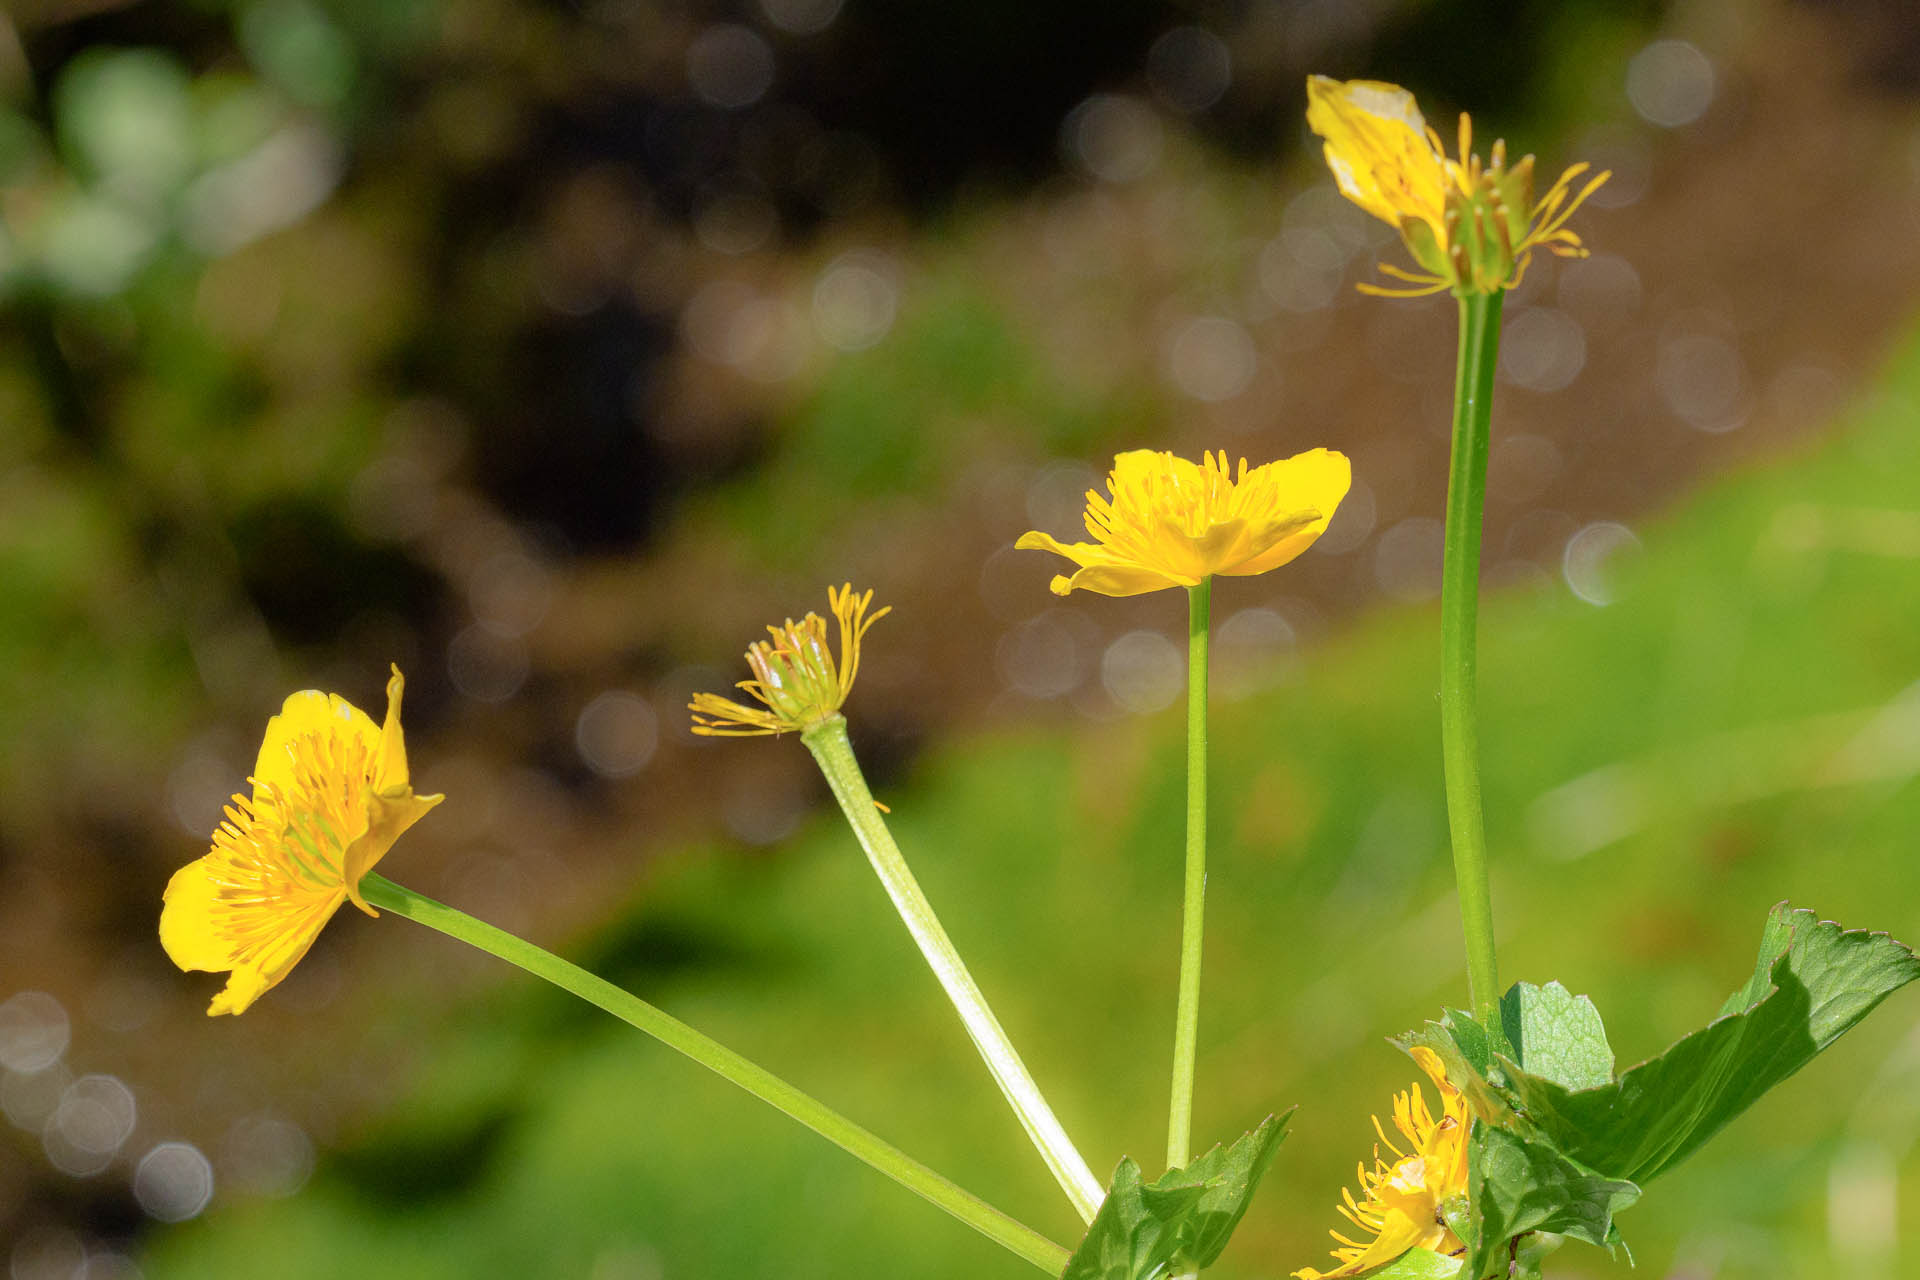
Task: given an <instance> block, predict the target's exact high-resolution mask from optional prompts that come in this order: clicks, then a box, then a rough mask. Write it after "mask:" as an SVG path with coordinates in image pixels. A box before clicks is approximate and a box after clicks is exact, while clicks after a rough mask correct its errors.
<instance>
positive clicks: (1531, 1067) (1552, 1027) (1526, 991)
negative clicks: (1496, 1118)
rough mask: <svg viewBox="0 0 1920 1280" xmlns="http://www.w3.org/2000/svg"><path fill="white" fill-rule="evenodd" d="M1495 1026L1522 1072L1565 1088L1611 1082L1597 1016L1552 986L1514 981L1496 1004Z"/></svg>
mask: <svg viewBox="0 0 1920 1280" xmlns="http://www.w3.org/2000/svg"><path fill="white" fill-rule="evenodd" d="M1500 1021H1501V1024H1502V1026H1503V1027H1504V1028H1505V1030H1506V1033H1507V1042H1508V1043H1509V1044H1511V1045H1512V1046H1513V1049H1514V1054H1515V1059H1516V1061H1518V1062H1519V1064H1520V1065H1521V1066H1522V1067H1524V1068H1525V1069H1526V1070H1527V1071H1529V1072H1531V1073H1532V1074H1534V1075H1536V1076H1541V1077H1544V1078H1545V1079H1548V1080H1551V1081H1553V1082H1554V1083H1555V1084H1560V1085H1565V1086H1566V1087H1567V1088H1569V1089H1595V1088H1599V1087H1600V1086H1601V1085H1605V1084H1611V1083H1612V1082H1613V1049H1612V1048H1611V1047H1610V1046H1609V1045H1608V1044H1607V1031H1606V1028H1605V1027H1603V1026H1602V1025H1601V1024H1600V1011H1599V1010H1598V1009H1596V1008H1594V1007H1593V1001H1591V1000H1589V999H1587V997H1585V996H1576V995H1573V994H1572V993H1571V992H1569V991H1568V990H1567V989H1566V988H1565V987H1563V986H1561V985H1560V984H1559V983H1557V982H1549V983H1548V984H1547V985H1546V986H1544V987H1536V986H1534V985H1533V984H1532V983H1531V982H1516V983H1515V984H1514V985H1513V988H1512V990H1510V991H1508V992H1507V994H1506V996H1505V998H1504V999H1502V1000H1501V1001H1500Z"/></svg>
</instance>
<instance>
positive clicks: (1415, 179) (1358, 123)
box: [1307, 76, 1611, 298]
mask: <svg viewBox="0 0 1920 1280" xmlns="http://www.w3.org/2000/svg"><path fill="white" fill-rule="evenodd" d="M1307 124H1308V125H1309V126H1311V127H1312V129H1313V131H1314V132H1315V133H1317V134H1319V135H1320V136H1321V137H1322V138H1324V139H1326V144H1327V145H1326V155H1327V167H1328V168H1329V169H1332V170H1333V177H1334V181H1335V182H1337V183H1338V184H1339V186H1340V193H1341V194H1342V195H1344V196H1346V197H1347V199H1349V200H1351V201H1353V202H1354V203H1355V204H1357V205H1359V206H1360V207H1361V208H1362V209H1365V210H1366V211H1367V212H1368V213H1370V214H1372V215H1373V216H1374V217H1376V218H1379V219H1381V220H1382V221H1383V222H1387V223H1390V224H1391V225H1393V226H1394V227H1396V228H1397V229H1398V230H1399V232H1400V238H1401V239H1402V240H1404V241H1405V242H1406V245H1407V249H1408V251H1409V252H1411V253H1412V254H1413V257H1414V260H1415V261H1416V262H1418V263H1419V264H1420V266H1421V267H1423V268H1425V270H1424V272H1409V271H1404V270H1402V269H1400V268H1399V267H1395V266H1391V265H1383V266H1382V267H1381V268H1380V270H1381V271H1383V272H1385V273H1386V274H1387V275H1390V276H1393V277H1394V278H1395V279H1398V280H1405V281H1407V282H1408V283H1409V284H1411V285H1414V286H1416V287H1414V288H1411V289H1389V288H1382V287H1380V286H1379V285H1371V284H1363V285H1361V286H1360V288H1361V289H1362V290H1363V291H1364V292H1367V293H1378V294H1384V295H1386V296H1388V297H1401V298H1416V297H1420V296H1421V295H1423V294H1429V293H1438V292H1440V291H1441V290H1442V289H1452V290H1453V291H1454V292H1455V293H1460V294H1467V293H1493V292H1496V291H1498V290H1501V289H1511V288H1512V287H1513V286H1514V285H1516V284H1519V283H1520V277H1521V276H1522V275H1524V274H1525V273H1526V269H1527V264H1528V262H1530V261H1532V258H1533V251H1534V250H1535V249H1545V250H1546V251H1547V252H1549V253H1553V254H1557V255H1559V256H1560V257H1563V258H1584V257H1586V256H1587V250H1586V249H1585V248H1584V247H1583V246H1582V245H1581V243H1580V237H1579V236H1578V235H1576V234H1574V232H1573V231H1571V230H1569V229H1568V227H1567V225H1566V224H1567V219H1568V218H1570V217H1572V216H1573V211H1574V210H1575V209H1578V208H1579V207H1580V205H1581V203H1582V202H1583V201H1585V200H1586V198H1587V197H1588V196H1590V195H1592V194H1593V193H1594V191H1595V189H1596V188H1598V187H1599V186H1600V184H1601V183H1603V182H1605V181H1606V180H1607V179H1608V178H1609V177H1610V176H1611V175H1610V174H1607V173H1601V174H1599V175H1597V176H1595V177H1593V178H1591V179H1590V180H1588V182H1587V184H1586V185H1585V186H1584V187H1582V188H1581V189H1580V192H1579V194H1578V195H1574V194H1572V192H1573V183H1574V180H1575V179H1577V178H1578V177H1580V175H1581V174H1583V173H1585V172H1586V171H1587V168H1588V166H1587V165H1586V164H1585V162H1582V163H1580V164H1576V165H1573V166H1572V167H1571V168H1569V169H1568V170H1567V171H1566V172H1565V173H1563V174H1561V175H1560V180H1559V181H1558V182H1556V183H1554V184H1553V186H1552V187H1551V188H1549V189H1548V191H1547V194H1546V195H1544V196H1542V197H1541V198H1540V199H1539V200H1535V199H1534V198H1533V157H1532V156H1527V157H1526V158H1524V159H1522V160H1521V161H1520V162H1519V163H1518V164H1516V165H1513V166H1512V167H1511V168H1509V167H1508V165H1507V144H1506V143H1505V142H1504V141H1496V142H1495V143H1494V144H1493V152H1492V154H1491V156H1490V158H1489V159H1488V160H1487V161H1486V162H1485V163H1482V161H1481V159H1480V157H1479V156H1477V155H1474V154H1473V122H1472V121H1471V120H1470V119H1469V118H1468V117H1467V116H1466V115H1464V114H1462V115H1461V117H1460V158H1459V159H1458V160H1452V159H1449V158H1448V157H1447V153H1446V148H1445V147H1444V146H1443V145H1442V144H1441V142H1440V135H1439V134H1437V133H1435V132H1434V131H1433V130H1432V129H1430V128H1428V127H1427V122H1426V119H1425V118H1424V117H1423V116H1421V114H1420V108H1419V107H1418V106H1416V105H1415V104H1414V101H1413V95H1412V94H1411V93H1408V92H1407V91H1406V90H1405V89H1402V88H1401V87H1400V86H1398V85H1392V84H1383V83H1381V82H1380V81H1378V80H1348V81H1345V82H1342V81H1339V80H1330V79H1328V78H1327V77H1326V76H1308V77H1307Z"/></svg>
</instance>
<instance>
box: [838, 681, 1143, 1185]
mask: <svg viewBox="0 0 1920 1280" xmlns="http://www.w3.org/2000/svg"><path fill="white" fill-rule="evenodd" d="M800 737H801V740H802V741H804V742H805V743H806V744H807V749H808V750H809V751H811V752H813V758H814V760H815V761H816V762H818V764H819V765H820V772H821V773H822V774H824V775H826V779H827V785H828V786H829V787H831V788H833V797H834V799H836V800H838V801H839V802H840V808H841V810H842V811H843V812H844V813H845V814H846V815H847V822H848V823H849V824H850V825H851V826H852V827H853V833H854V835H855V836H856V837H858V839H859V841H860V847H861V848H862V849H865V850H866V852H867V860H868V861H869V862H871V863H872V864H873V869H874V871H875V873H876V874H878V875H879V877H880V883H881V885H882V886H884V887H885V889H886V891H887V896H888V897H889V898H891V899H893V906H894V909H895V910H896V911H898V912H899V913H900V919H901V920H902V921H904V922H905V923H906V926H907V932H909V933H911V934H912V935H913V940H914V942H915V943H917V944H918V945H919V947H920V954H921V955H923V956H925V957H926V960H927V964H928V965H929V966H931V967H932V969H933V972H934V976H935V977H937V978H939V980H940V985H941V987H943V988H944V989H945V990H946V993H947V998H948V999H949V1000H951V1001H953V1007H954V1010H955V1011H956V1012H958V1013H959V1015H960V1021H961V1022H962V1023H963V1024H964V1025H965V1026H966V1029H967V1034H968V1035H969V1036H971V1037H972V1038H973V1043H974V1046H975V1047H976V1048H978V1049H979V1050H980V1056H981V1057H982V1058H983V1059H985V1060H986V1064H987V1070H988V1071H990V1072H991V1073H992V1074H993V1079H994V1082H995V1083H996V1084H998V1085H999V1086H1000V1092H1001V1093H1003V1094H1005V1095H1006V1098H1007V1102H1008V1103H1009V1104H1011V1105H1012V1107H1013V1111H1014V1114H1015V1115H1017V1116H1018V1117H1019V1118H1020V1124H1021V1126H1022V1127H1023V1128H1025V1129H1026V1131H1027V1137H1028V1138H1030V1139H1032V1141H1033V1145H1034V1146H1035V1147H1036V1148H1038V1149H1039V1152H1040V1158H1041V1159H1042V1160H1045V1161H1046V1164H1047V1168H1048V1169H1050V1170H1051V1171H1052V1172H1053V1176H1054V1180H1055V1181H1057V1182H1058V1183H1059V1184H1060V1187H1061V1189H1062V1190H1063V1191H1065V1192H1066V1193H1067V1198H1068V1199H1069V1200H1071V1201H1073V1207H1074V1208H1075V1209H1076V1210H1078V1211H1079V1214H1080V1217H1081V1219H1082V1220H1083V1221H1087V1222H1091V1221H1093V1215H1094V1213H1095V1212H1096V1211H1097V1210H1098V1209H1099V1208H1100V1201H1101V1200H1102V1199H1103V1198H1104V1197H1105V1195H1106V1191H1105V1189H1104V1188H1103V1187H1102V1186H1101V1184H1100V1182H1099V1181H1098V1180H1097V1179H1095V1178H1094V1176H1093V1172H1092V1170H1090V1169H1088V1168H1087V1162H1086V1161H1085V1160H1083V1159H1081V1157H1080V1153H1079V1151H1078V1150H1076V1149H1075V1148H1074V1145H1073V1143H1072V1141H1071V1140H1070V1139H1068V1137H1067V1134H1066V1130H1064V1129H1062V1128H1061V1127H1060V1121H1059V1120H1057V1119H1055V1118H1054V1114H1053V1109H1052V1108H1051V1107H1049V1106H1048V1105H1047V1100H1046V1099H1045V1098H1044V1097H1042V1096H1041V1094H1040V1087H1039V1086H1038V1085H1036V1084H1035V1083H1034V1082H1033V1077H1032V1076H1031V1075H1029V1074H1028V1073H1027V1067H1026V1064H1025V1063H1023V1062H1022V1061H1020V1055H1019V1054H1018V1053H1016V1052H1015V1051H1014V1048H1013V1043H1012V1042H1011V1041H1010V1040H1008V1039H1007V1033H1006V1032H1005V1031H1004V1030H1002V1029H1001V1027H1000V1021H999V1019H997V1018H995V1017H994V1016H993V1010H992V1009H990V1008H988V1007H987V1000H986V997H985V996H983V995H981V994H980V988H979V987H978V986H976V985H975V984H974V981H973V975H972V974H970V973H968V972H967V966H966V964H965V963H964V962H962V960H961V959H960V953H959V951H957V950H956V949H955V948H954V945H953V940H952V939H951V938H949V937H948V936H947V931H946V930H945V929H944V928H942V927H941V925H940V919H939V917H938V916H936V915H934V913H933V906H932V904H931V903H929V902H928V901H927V895H926V894H925V893H923V892H921V890H920V884H919V882H918V881H916V880H915V879H914V878H913V872H911V871H910V870H908V869H907V860H906V859H905V858H903V857H902V856H901V855H900V846H899V845H897V844H895V843H894V841H893V833H892V832H890V831H888V830H887V824H886V822H885V821H884V820H883V819H882V818H881V817H880V808H879V806H878V805H876V804H875V803H874V800H873V793H872V792H871V791H869V790H868V789H867V780H866V778H865V776H863V775H862V774H861V772H860V764H859V762H858V761H857V760H855V759H854V756H853V744H852V743H851V742H850V741H848V739H847V722H846V720H845V718H844V717H841V716H838V715H836V716H834V717H833V718H832V719H830V720H828V721H826V722H825V723H824V724H820V725H816V726H814V727H813V728H811V729H808V730H807V731H806V732H805V733H803V734H801V735H800Z"/></svg>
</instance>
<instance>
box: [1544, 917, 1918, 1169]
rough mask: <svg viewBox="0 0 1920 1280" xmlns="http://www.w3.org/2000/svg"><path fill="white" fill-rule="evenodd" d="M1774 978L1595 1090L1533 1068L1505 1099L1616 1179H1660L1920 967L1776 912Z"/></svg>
mask: <svg viewBox="0 0 1920 1280" xmlns="http://www.w3.org/2000/svg"><path fill="white" fill-rule="evenodd" d="M1760 955H1761V966H1762V968H1767V967H1768V966H1769V962H1770V972H1771V980H1770V982H1768V983H1766V984H1764V985H1763V984H1762V982H1761V981H1760V978H1759V975H1758V973H1757V972H1756V975H1755V978H1754V980H1753V981H1751V982H1749V983H1748V984H1747V987H1746V989H1745V990H1744V991H1742V992H1741V993H1739V994H1738V995H1737V996H1736V997H1735V1003H1737V1004H1738V1005H1739V1006H1740V1007H1739V1011H1738V1012H1734V1013H1728V1014H1724V1015H1723V1016H1721V1017H1720V1018H1718V1019H1716V1020H1715V1021H1714V1022H1712V1023H1710V1024H1708V1025H1707V1026H1706V1027H1704V1028H1702V1029H1701V1030H1699V1031H1696V1032H1694V1033H1693V1034H1692V1035H1690V1036H1687V1037H1685V1038H1683V1039H1682V1040H1680V1041H1679V1042H1678V1043H1677V1044H1675V1045H1674V1046H1673V1047H1672V1048H1670V1049H1668V1050H1667V1051H1666V1052H1665V1053H1663V1054H1661V1055H1660V1056H1659V1057H1657V1058H1653V1059H1651V1060H1649V1061H1647V1062H1643V1063H1641V1064H1640V1065H1639V1066H1637V1067H1634V1068H1632V1069H1631V1070H1629V1071H1628V1072H1626V1074H1624V1075H1622V1076H1621V1077H1620V1079H1619V1080H1617V1081H1614V1082H1612V1083H1609V1084H1606V1085H1604V1086H1601V1087H1599V1088H1590V1089H1578V1090H1576V1089H1569V1088H1567V1087H1566V1086H1565V1085H1563V1084H1560V1083H1558V1082H1556V1081H1554V1080H1552V1079H1549V1078H1547V1077H1546V1076H1544V1075H1539V1074H1535V1073H1534V1072H1532V1071H1530V1070H1522V1069H1518V1068H1515V1069H1512V1070H1510V1071H1509V1072H1508V1076H1509V1082H1508V1087H1509V1093H1510V1096H1511V1097H1512V1099H1513V1101H1514V1102H1515V1104H1516V1105H1517V1106H1518V1107H1519V1108H1520V1109H1521V1110H1522V1111H1523V1112H1524V1113H1525V1114H1526V1115H1527V1117H1528V1118H1529V1119H1530V1120H1531V1121H1532V1122H1533V1123H1534V1124H1535V1125H1537V1126H1539V1128H1540V1131H1541V1132H1542V1133H1543V1134H1544V1135H1546V1136H1547V1137H1549V1138H1550V1139H1551V1140H1552V1141H1553V1142H1554V1143H1555V1144H1556V1145H1558V1146H1559V1147H1560V1149H1561V1150H1562V1151H1564V1152H1566V1153H1567V1154H1568V1155H1570V1156H1573V1157H1574V1158H1575V1159H1577V1160H1579V1161H1581V1162H1582V1163H1584V1164H1586V1165H1587V1166H1589V1167H1590V1168H1594V1169H1597V1170H1600V1171H1601V1172H1603V1173H1606V1174H1608V1175H1611V1176H1613V1177H1617V1178H1628V1179H1631V1180H1633V1181H1635V1182H1645V1181H1648V1180H1649V1179H1652V1178H1655V1177H1658V1176H1659V1175H1660V1174H1662V1173H1665V1172H1666V1171H1667V1170H1668V1169H1671V1168H1672V1167H1673V1166H1674V1165H1676V1164H1678V1163H1679V1162H1680V1161H1681V1160H1683V1159H1685V1158H1686V1157H1687V1156H1688V1155H1690V1154H1692V1152H1694V1151H1695V1150H1696V1149H1698V1148H1699V1146H1700V1144H1701V1143H1703V1142H1705V1141H1706V1140H1707V1139H1708V1138H1711V1137H1712V1136H1713V1135H1714V1134H1715V1133H1717V1132H1719V1131H1720V1129H1721V1128H1723V1127H1724V1126H1725V1125H1726V1124H1727V1122H1728V1121H1730V1120H1732V1119H1733V1118H1734V1117H1735V1116H1737V1115H1739V1114H1740V1113H1741V1112H1742V1111H1745V1110H1746V1109H1747V1108H1748V1107H1750V1106H1752V1105H1753V1104H1754V1102H1755V1101H1757V1100H1758V1099H1759V1097H1760V1095H1761V1094H1763V1093H1765V1092H1766V1091H1767V1090H1768V1089H1771V1088H1772V1087H1773V1086H1774V1085H1776V1084H1779V1083H1780V1082H1781V1081H1782V1080H1785V1079H1786V1078H1787V1077H1788V1076H1790V1075H1792V1074H1793V1073H1794V1072H1796V1071H1798V1070H1799V1069H1800V1068H1801V1067H1803V1066H1805V1065H1806V1064H1807V1063H1808V1062H1810V1061H1812V1059H1813V1057H1814V1055H1815V1054H1817V1053H1819V1052H1820V1051H1821V1050H1822V1049H1825V1048H1826V1047H1827V1046H1828V1045H1830V1044H1832V1043H1833V1042H1834V1041H1835V1040H1837V1039H1839V1037H1840V1036H1841V1034H1842V1033H1844V1032H1845V1031H1846V1030H1847V1029H1848V1028H1849V1027H1851V1026H1853V1024H1854V1023H1856V1022H1858V1021H1860V1019H1861V1018H1864V1017H1865V1016H1866V1015H1867V1014H1868V1013H1869V1012H1870V1011H1872V1009H1873V1007H1874V1006H1875V1005H1877V1004H1879V1003H1880V1002H1881V1001H1882V1000H1884V999H1885V998H1886V997H1887V996H1888V995H1890V994H1891V993H1892V992H1894V991H1896V990H1898V989H1899V988H1900V987H1902V986H1905V985H1906V984H1907V983H1909V982H1912V981H1913V980H1914V979H1915V978H1920V960H1916V959H1915V957H1914V955H1913V952H1911V951H1910V950H1908V949H1907V948H1906V947H1905V946H1903V945H1902V944H1900V943H1898V942H1895V941H1894V940H1893V939H1892V938H1889V937H1888V936H1887V935H1886V934H1884V933H1868V932H1865V931H1863V930H1846V929H1842V928H1841V927H1840V926H1839V925H1837V924H1834V923H1832V922H1830V921H1822V920H1820V919H1819V918H1817V917H1816V916H1815V915H1814V914H1813V913H1812V912H1811V911H1793V910H1790V909H1788V908H1787V907H1786V905H1785V904H1782V905H1780V906H1777V907H1775V908H1774V910H1773V914H1772V917H1771V918H1770V919H1769V920H1768V922H1767V929H1766V934H1765V937H1764V938H1763V941H1762V946H1761V952H1760Z"/></svg>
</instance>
